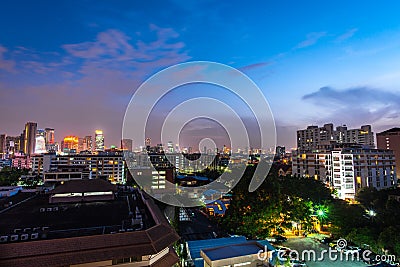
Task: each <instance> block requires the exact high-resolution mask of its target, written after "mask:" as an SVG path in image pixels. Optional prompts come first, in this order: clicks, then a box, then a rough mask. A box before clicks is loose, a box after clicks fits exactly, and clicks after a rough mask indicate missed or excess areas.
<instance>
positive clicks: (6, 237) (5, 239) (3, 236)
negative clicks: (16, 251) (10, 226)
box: [0, 235, 8, 243]
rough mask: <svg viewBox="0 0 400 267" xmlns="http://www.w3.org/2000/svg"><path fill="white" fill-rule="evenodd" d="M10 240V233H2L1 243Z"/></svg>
mask: <svg viewBox="0 0 400 267" xmlns="http://www.w3.org/2000/svg"><path fill="white" fill-rule="evenodd" d="M7 241H8V235H2V236H0V243H5V242H7Z"/></svg>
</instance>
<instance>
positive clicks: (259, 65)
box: [239, 62, 271, 71]
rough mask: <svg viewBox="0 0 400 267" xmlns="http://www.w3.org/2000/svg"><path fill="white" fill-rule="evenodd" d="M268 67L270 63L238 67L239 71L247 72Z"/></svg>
mask: <svg viewBox="0 0 400 267" xmlns="http://www.w3.org/2000/svg"><path fill="white" fill-rule="evenodd" d="M269 65H271V62H258V63H254V64H250V65H247V66H243V67H240V68H239V70H241V71H249V70H253V69H258V68H262V67H266V66H269Z"/></svg>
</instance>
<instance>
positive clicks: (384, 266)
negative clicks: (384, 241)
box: [368, 261, 397, 267]
mask: <svg viewBox="0 0 400 267" xmlns="http://www.w3.org/2000/svg"><path fill="white" fill-rule="evenodd" d="M396 266H397V264H390V263H387V262H385V261H382V262H380V263H378V264H374V265H370V266H368V267H396Z"/></svg>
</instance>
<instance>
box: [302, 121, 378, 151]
mask: <svg viewBox="0 0 400 267" xmlns="http://www.w3.org/2000/svg"><path fill="white" fill-rule="evenodd" d="M335 143H336V144H337V143H339V144H359V145H364V146H368V147H370V148H374V147H375V143H374V133H373V132H372V130H371V125H363V126H361V128H360V129H347V126H345V125H343V126H338V127H336V130H334V129H333V124H332V123H329V124H325V125H324V126H322V127H318V126H308V127H307V129H304V130H298V131H297V149H298V150H299V151H300V152H307V151H314V152H318V151H321V150H324V149H327V148H329V147H330V146H331V145H332V144H335Z"/></svg>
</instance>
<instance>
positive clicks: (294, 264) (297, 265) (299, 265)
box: [290, 260, 307, 267]
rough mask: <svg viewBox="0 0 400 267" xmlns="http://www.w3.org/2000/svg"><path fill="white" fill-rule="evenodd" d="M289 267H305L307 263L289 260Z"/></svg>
mask: <svg viewBox="0 0 400 267" xmlns="http://www.w3.org/2000/svg"><path fill="white" fill-rule="evenodd" d="M290 266H291V267H307V263H306V262H305V261H301V260H290Z"/></svg>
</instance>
